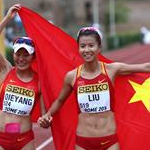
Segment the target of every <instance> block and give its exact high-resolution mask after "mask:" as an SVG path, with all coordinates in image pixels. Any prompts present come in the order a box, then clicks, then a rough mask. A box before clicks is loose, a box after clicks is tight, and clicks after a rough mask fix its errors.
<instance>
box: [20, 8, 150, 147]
mask: <svg viewBox="0 0 150 150" xmlns="http://www.w3.org/2000/svg"><path fill="white" fill-rule="evenodd" d="M19 15H20V17H21V20H22V22H23V25H24V27H25V31H26V33H27V35H28V36H29V37H31V38H32V39H33V40H34V41H35V43H36V59H37V72H38V75H39V81H40V84H41V90H42V94H43V97H44V103H45V105H46V108H47V109H48V108H49V107H50V106H51V104H52V102H53V101H54V100H55V98H56V97H57V96H58V94H59V92H60V89H61V87H62V84H63V78H64V76H65V74H66V72H68V71H69V70H71V69H73V68H75V67H76V66H78V65H80V64H81V63H82V60H81V58H80V56H79V54H78V47H77V43H76V41H75V40H74V39H73V38H72V37H70V36H69V35H68V34H66V33H65V32H63V31H62V30H61V29H59V28H58V27H56V26H55V25H53V24H51V23H49V22H48V21H46V20H45V19H44V18H42V17H41V16H40V15H38V14H37V13H35V12H33V11H32V10H30V9H28V8H25V7H22V8H21V10H20V11H19ZM100 60H101V61H104V62H111V61H110V60H108V59H106V58H105V57H103V56H100ZM149 87H150V82H149V74H144V73H143V74H132V75H128V76H122V77H117V79H116V81H115V91H114V92H115V116H116V121H117V134H118V137H119V142H120V145H121V150H134V149H136V150H141V149H143V150H149V149H150V144H149V139H150V134H149V133H150V112H149V108H150V107H149V103H150V100H149V97H150V96H149V92H145V91H147V90H149ZM142 92H143V93H144V94H143V93H142ZM138 93H139V94H138ZM145 93H146V94H145ZM143 95H145V96H144V97H142V96H143ZM148 96H149V97H148ZM77 115H78V109H77V103H76V100H75V95H74V93H72V95H71V96H70V97H69V98H68V100H67V101H66V103H65V104H64V106H63V107H62V109H61V110H60V111H59V112H58V113H57V114H56V115H54V120H53V124H52V134H53V138H54V144H55V147H56V149H57V150H74V149H75V148H74V145H75V135H76V133H75V132H76V125H77ZM37 116H38V114H37V113H35V117H36V118H37Z"/></svg>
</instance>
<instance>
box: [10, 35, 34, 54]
mask: <svg viewBox="0 0 150 150" xmlns="http://www.w3.org/2000/svg"><path fill="white" fill-rule="evenodd" d="M21 48H25V49H26V50H27V51H28V53H29V54H30V55H31V54H33V53H34V51H35V48H34V42H33V40H32V39H31V38H29V37H21V38H18V39H16V40H15V41H14V44H13V49H14V53H16V52H17V51H18V50H19V49H21Z"/></svg>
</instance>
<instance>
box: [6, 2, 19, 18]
mask: <svg viewBox="0 0 150 150" xmlns="http://www.w3.org/2000/svg"><path fill="white" fill-rule="evenodd" d="M20 8H21V5H20V4H15V5H13V6H12V7H10V8H9V10H8V12H7V17H8V18H10V19H12V18H13V17H14V16H15V15H16V13H17V12H18V11H19V10H20Z"/></svg>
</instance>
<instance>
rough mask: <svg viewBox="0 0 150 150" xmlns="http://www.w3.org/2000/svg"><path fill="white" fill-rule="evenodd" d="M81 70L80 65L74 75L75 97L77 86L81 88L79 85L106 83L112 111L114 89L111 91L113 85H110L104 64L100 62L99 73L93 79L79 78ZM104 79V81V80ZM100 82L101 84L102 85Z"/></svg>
mask: <svg viewBox="0 0 150 150" xmlns="http://www.w3.org/2000/svg"><path fill="white" fill-rule="evenodd" d="M81 70H82V65H80V66H79V67H78V68H77V74H76V80H75V83H74V91H75V94H76V97H77V89H78V86H81V85H87V84H94V83H98V81H102V80H103V82H106V81H107V82H108V85H109V89H110V90H109V93H110V105H111V110H113V107H114V106H113V105H114V104H113V101H114V89H113V85H112V82H111V80H110V78H109V76H108V74H107V71H106V68H105V64H104V62H101V73H100V74H99V75H98V76H97V77H95V78H93V79H85V78H83V77H81ZM104 79H105V80H104ZM103 82H102V83H103Z"/></svg>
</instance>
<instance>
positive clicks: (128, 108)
mask: <svg viewBox="0 0 150 150" xmlns="http://www.w3.org/2000/svg"><path fill="white" fill-rule="evenodd" d="M149 90H150V73H143V74H132V75H128V76H121V77H118V78H117V79H116V82H115V115H116V120H117V133H118V137H119V142H120V146H121V150H134V149H136V150H141V149H142V150H149V149H150V144H149V141H150V92H149Z"/></svg>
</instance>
